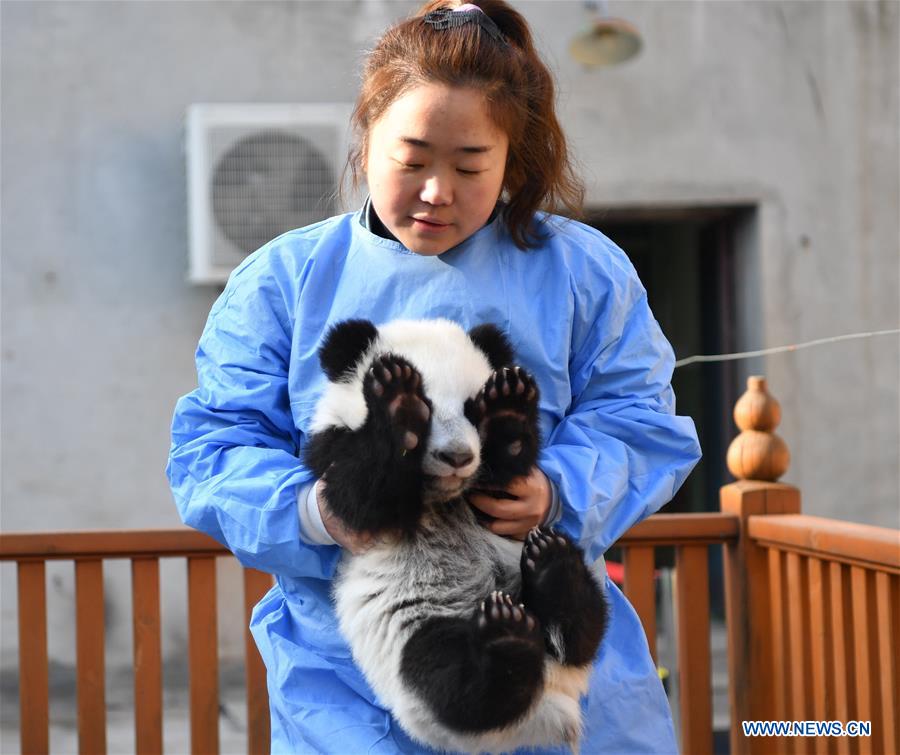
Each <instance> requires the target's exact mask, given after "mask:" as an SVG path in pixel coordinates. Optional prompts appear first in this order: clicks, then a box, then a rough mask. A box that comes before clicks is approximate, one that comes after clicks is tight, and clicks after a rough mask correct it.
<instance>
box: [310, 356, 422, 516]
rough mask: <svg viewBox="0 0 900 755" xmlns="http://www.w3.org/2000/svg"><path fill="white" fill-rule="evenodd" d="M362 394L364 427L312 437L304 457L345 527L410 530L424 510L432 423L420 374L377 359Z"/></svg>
mask: <svg viewBox="0 0 900 755" xmlns="http://www.w3.org/2000/svg"><path fill="white" fill-rule="evenodd" d="M363 396H364V398H365V402H366V408H367V414H366V418H365V421H364V423H363V425H362V426H361V427H359V428H358V429H356V430H349V429H347V428H332V429H329V430H326V431H324V432H322V433H319V434H317V435H315V436H313V437H312V439H311V441H310V447H309V448H308V450H307V452H306V460H307V462H308V464H309V465H310V468H311V469H312V470H313V471H314V472H315V473H316V474H317V475H318V476H320V477H324V480H325V498H326V500H327V502H328V507H329V508H330V509H331V511H332V512H333V513H334V514H335V515H337V517H338V518H339V519H340V520H341V521H342V522H343V523H344V524H345V525H346V526H347V527H348V528H349V529H351V530H354V531H366V532H381V531H385V530H392V529H399V530H404V531H412V529H413V528H414V527H415V526H416V524H417V522H418V519H419V516H420V514H421V510H422V486H423V475H422V454H423V453H424V450H425V447H426V446H427V443H428V434H429V431H430V426H431V425H430V422H431V403H430V401H429V400H428V398H427V397H426V396H425V394H424V392H423V390H422V378H421V375H420V374H419V372H418V371H417V370H416V369H415V368H414V367H413V366H412V365H411V364H410V363H409V362H407V361H406V360H404V359H402V358H400V357H396V356H393V355H390V354H388V355H385V356H381V357H378V358H376V359H375V360H373V362H372V364H371V365H370V366H369V369H368V370H367V371H366V374H365V377H364V379H363Z"/></svg>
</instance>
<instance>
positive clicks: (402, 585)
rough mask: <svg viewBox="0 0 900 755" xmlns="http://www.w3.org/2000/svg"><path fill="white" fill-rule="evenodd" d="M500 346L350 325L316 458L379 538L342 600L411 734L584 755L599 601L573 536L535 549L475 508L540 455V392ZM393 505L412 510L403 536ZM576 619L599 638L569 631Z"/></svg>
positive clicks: (477, 337) (332, 373)
mask: <svg viewBox="0 0 900 755" xmlns="http://www.w3.org/2000/svg"><path fill="white" fill-rule="evenodd" d="M500 342H502V345H501V346H496V342H495V331H494V330H491V329H490V328H488V335H487V336H486V335H485V332H484V331H482V332H477V331H475V330H473V331H470V332H469V333H467V332H466V331H464V330H463V329H462V328H461V327H459V326H458V325H457V324H455V323H453V322H450V321H448V320H427V321H395V322H392V323H388V324H384V325H380V326H378V327H377V328H375V326H373V325H372V324H371V323H367V322H365V321H350V324H346V325H345V324H339V325H338V326H335V328H333V329H332V331H331V332H330V334H329V336H328V338H327V339H326V342H325V344H324V345H323V347H322V350H321V352H320V353H321V356H322V361H323V366H324V367H325V369H326V372H327V373H329V378H330V380H329V383H328V385H327V387H326V389H325V391H324V393H323V395H322V398H321V400H320V401H319V404H318V407H317V411H316V413H315V416H314V419H313V422H312V428H311V429H312V449H311V450H310V451H309V454H308V459H309V463H310V465H311V467H312V468H313V469H314V471H317V473H318V474H320V475H323V476H324V480H325V496H326V498H327V499H328V501H329V505H330V506H331V507H332V508H333V510H334V511H335V512H336V513H337V514H338V515H339V516H341V518H342V519H344V520H345V522H347V521H353V522H355V523H356V526H357V527H358V528H360V529H367V528H370V527H372V528H377V529H378V530H379V533H378V537H377V538H376V541H375V545H374V546H373V547H371V548H370V549H369V550H367V551H365V552H363V553H361V554H358V555H353V554H351V553H350V552H349V551H345V553H344V556H343V558H342V561H341V564H340V567H339V569H338V573H337V576H336V579H335V584H334V599H335V604H336V609H337V615H338V619H339V622H340V628H341V632H342V633H343V635H344V637H345V638H346V640H347V641H348V643H349V645H350V648H351V650H352V653H353V658H354V660H355V662H356V663H357V665H358V666H359V667H360V669H361V670H362V672H363V673H364V675H365V677H366V679H367V680H368V682H369V684H370V685H371V687H372V689H373V690H374V692H375V693H376V695H377V696H378V698H379V700H380V702H381V703H382V704H384V705H385V706H387V707H388V708H389V709H390V710H391V712H392V713H393V715H394V717H395V718H396V720H397V721H398V722H399V723H400V725H401V726H402V727H403V728H404V729H405V730H406V731H407V732H408V733H409V735H410V736H411V737H413V738H414V739H416V740H418V741H420V742H422V743H423V744H426V745H428V746H430V747H433V748H436V749H439V750H449V751H464V752H505V751H509V750H513V749H515V748H518V747H523V746H553V745H562V744H568V745H570V746H571V747H572V748H573V750H575V749H577V743H578V739H579V736H580V733H581V728H582V721H581V709H580V704H579V697H580V696H581V695H582V694H584V693H585V692H586V690H587V685H588V677H589V673H590V665H591V664H590V661H591V658H592V657H593V654H594V652H595V651H596V646H597V644H598V643H599V642H600V637H601V635H602V631H603V624H604V621H605V604H604V602H603V596H602V593H601V592H600V590H599V588H598V586H597V584H596V582H595V581H594V579H593V577H592V576H591V575H590V572H589V571H588V569H587V567H586V566H585V565H584V561H583V558H582V557H581V553H580V551H579V550H578V549H577V548H576V547H575V546H574V545H573V544H571V542H569V541H568V539H567V538H564V537H562V536H560V535H556V534H554V533H551V532H550V531H548V530H535V531H533V532H532V533H530V534H529V537H528V540H527V541H526V544H525V545H524V551H523V544H522V543H521V542H518V541H513V540H509V539H506V538H501V537H499V536H497V535H494V534H493V533H491V532H490V531H489V530H488V529H487V528H486V527H485V526H483V524H482V523H480V522H479V520H478V518H477V517H476V515H475V512H474V511H473V509H472V508H471V507H470V506H469V505H468V504H467V503H466V501H465V499H464V498H463V496H462V493H463V492H464V491H465V490H466V489H467V488H468V487H470V486H471V485H472V484H473V482H476V481H479V480H480V481H481V482H482V483H484V484H490V483H491V481H493V480H496V479H501V478H502V474H501V472H502V471H503V470H502V469H501V467H504V466H505V462H504V458H505V457H504V454H508V455H509V461H510V464H514V463H519V462H523V461H525V459H517V458H515V457H517V456H518V455H519V450H518V449H519V448H520V447H522V443H523V441H524V444H525V447H526V448H528V449H529V451H528V453H529V454H531V455H530V456H527V454H526V456H527V459H529V460H530V461H531V462H532V463H533V457H534V455H535V454H536V446H537V410H536V400H537V399H536V385H535V384H534V383H533V380H532V379H531V378H530V376H529V375H528V374H527V373H525V372H524V370H521V369H520V368H517V367H515V366H513V365H511V364H505V362H506V361H507V360H508V355H506V352H508V351H509V347H508V344H507V343H506V341H505V339H504V338H503V337H502V336H500ZM500 363H503V364H500ZM417 376H419V377H418V378H417ZM529 402H530V403H529ZM510 423H512V424H510ZM516 423H518V424H516ZM510 427H512V429H510ZM504 433H505V434H504ZM510 433H512V434H510ZM520 435H521V438H520ZM532 435H533V437H531V436H532ZM410 437H412V438H414V439H415V442H413V441H409V440H408V439H409V438H410ZM398 439H399V440H398ZM423 439H424V441H423ZM510 439H512V441H511V442H510ZM404 442H405V443H406V445H403V444H404ZM398 444H399V445H398ZM532 446H533V447H532ZM487 466H490V467H491V470H490V472H491V474H492V478H491V480H485V478H484V475H485V474H486V472H485V468H486V467H487ZM510 469H514V467H510ZM519 473H521V469H519V470H518V471H515V472H509V474H512V475H513V476H515V475H516V474H519ZM508 476H509V475H507V477H508ZM393 506H396V507H397V509H398V511H402V512H406V513H404V514H402V515H401V514H399V513H398V518H397V520H396V524H397V526H396V527H394V526H392V524H393V520H392V519H391V507H393ZM410 512H411V513H410ZM373 522H377V526H376V525H373V524H371V523H373ZM570 583H571V584H570ZM522 603H524V605H522ZM574 610H577V611H578V612H579V614H580V613H582V612H583V613H584V614H585V627H583V628H582V627H580V626H576V628H575V629H572V628H571V627H569V628H565V629H564V628H563V627H564V625H565V626H566V627H568V625H569V623H571V622H569V621H568V620H567V619H566V620H563V619H564V618H565V617H567V616H568V613H567V612H572V611H574ZM590 622H594V623H595V624H597V625H598V626H589V625H588V624H589V623H590ZM575 623H576V624H577V623H578V622H575ZM507 676H508V677H509V679H508V680H507V679H506V677H507ZM467 706H468V707H467Z"/></svg>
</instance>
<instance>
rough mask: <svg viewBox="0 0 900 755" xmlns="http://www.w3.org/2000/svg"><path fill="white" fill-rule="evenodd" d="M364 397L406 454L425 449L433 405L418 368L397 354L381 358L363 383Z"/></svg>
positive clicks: (372, 366)
mask: <svg viewBox="0 0 900 755" xmlns="http://www.w3.org/2000/svg"><path fill="white" fill-rule="evenodd" d="M363 395H364V396H365V398H366V403H367V404H368V405H369V407H370V408H372V409H375V410H376V411H379V412H380V413H381V415H382V416H383V417H385V418H386V419H387V421H388V422H389V424H390V426H391V428H392V429H393V431H394V435H395V437H396V440H397V442H398V444H399V446H400V447H401V449H402V450H403V453H406V452H407V451H412V450H414V449H416V448H421V447H424V444H423V443H422V442H421V441H422V439H423V437H424V436H425V434H426V433H427V431H428V423H429V421H430V420H431V402H430V401H429V400H428V399H427V398H426V396H425V393H424V391H423V390H422V376H421V375H420V374H419V371H418V370H417V369H416V368H415V367H413V366H412V365H411V364H410V363H409V362H407V361H406V360H405V359H403V358H401V357H398V356H394V355H393V354H387V355H385V356H381V357H377V358H376V359H375V360H374V361H373V362H372V365H371V366H370V368H369V370H368V372H366V376H365V378H364V380H363Z"/></svg>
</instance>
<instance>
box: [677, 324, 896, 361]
mask: <svg viewBox="0 0 900 755" xmlns="http://www.w3.org/2000/svg"><path fill="white" fill-rule="evenodd" d="M898 334H900V328H895V329H893V330H872V331H869V332H866V333H848V334H847V335H843V336H831V337H830V338H817V339H816V340H814V341H805V342H804V343H795V344H791V345H789V346H773V347H771V348H767V349H757V350H756V351H740V352H736V353H733V354H699V355H696V356H692V357H685V358H684V359H678V360H676V361H675V366H676V367H685V366H687V365H689V364H695V363H697V362H731V361H734V360H736V359H750V358H751V357H761V356H767V355H769V354H781V353H783V352H785V351H799V350H800V349H806V348H809V347H810V346H821V345H822V344H826V343H837V342H838V341H850V340H853V339H857V338H872V337H874V336H889V335H898Z"/></svg>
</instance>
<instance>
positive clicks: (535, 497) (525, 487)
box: [468, 467, 552, 540]
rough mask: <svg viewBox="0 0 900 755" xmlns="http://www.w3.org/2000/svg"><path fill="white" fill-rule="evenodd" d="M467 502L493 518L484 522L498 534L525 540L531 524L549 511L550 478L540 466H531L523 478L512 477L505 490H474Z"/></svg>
mask: <svg viewBox="0 0 900 755" xmlns="http://www.w3.org/2000/svg"><path fill="white" fill-rule="evenodd" d="M468 500H469V503H471V504H472V505H473V506H474V507H475V508H477V509H479V510H480V511H482V512H484V513H485V514H488V515H489V516H491V517H493V521H490V522H488V523H487V524H486V526H487V528H488V529H489V530H490V531H491V532H493V533H495V534H497V535H504V536H506V537H513V538H515V539H517V540H524V539H525V535H527V534H528V531H529V530H531V529H532V528H533V527H537V526H538V525H539V524H541V523H542V522H543V521H544V519H545V518H546V516H547V512H548V511H549V510H550V503H551V501H552V493H551V490H550V480H548V479H547V475H545V474H544V473H543V472H542V471H541V470H540V469H538V468H537V467H532V468H531V472H529V473H528V474H527V475H524V476H522V477H514V478H513V479H512V481H511V482H510V483H509V485H507V486H506V490H484V489H478V488H475V489H473V490H472V491H471V492H470V493H469V495H468Z"/></svg>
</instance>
